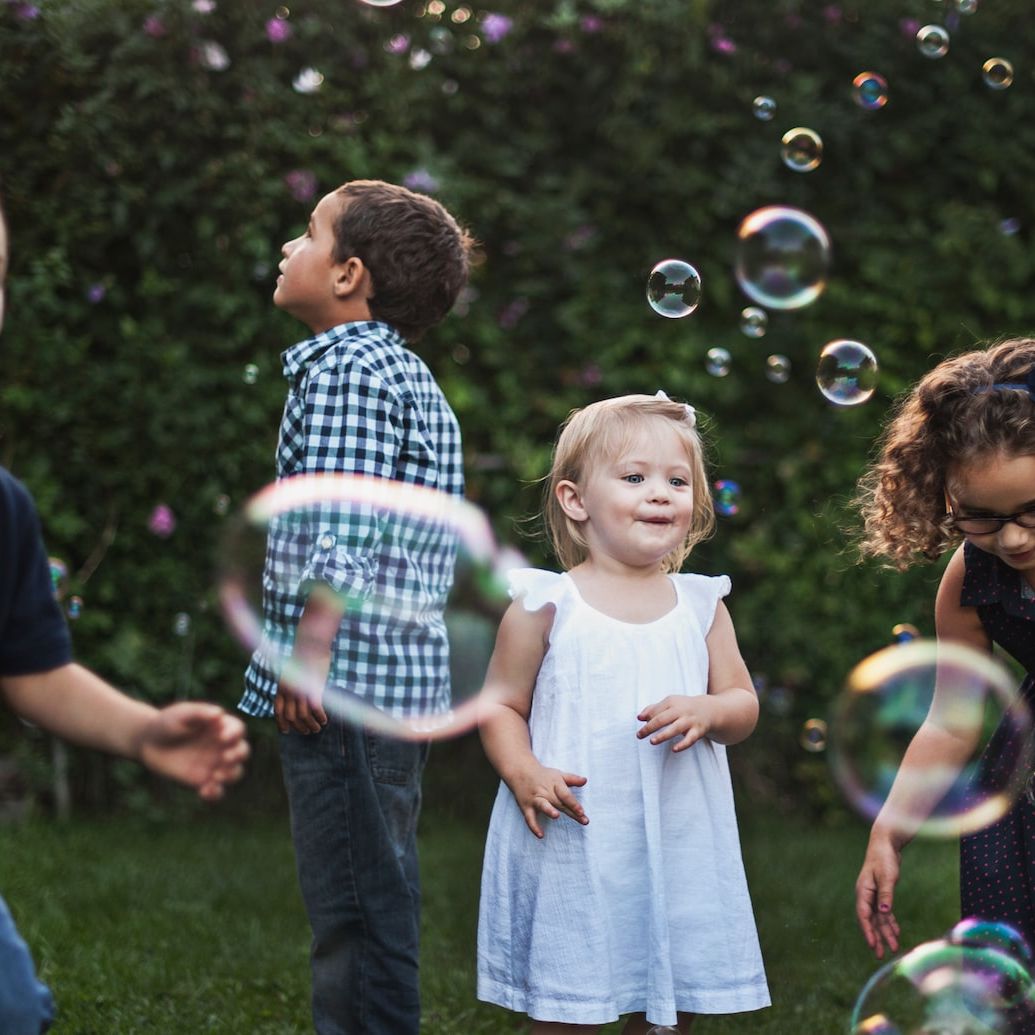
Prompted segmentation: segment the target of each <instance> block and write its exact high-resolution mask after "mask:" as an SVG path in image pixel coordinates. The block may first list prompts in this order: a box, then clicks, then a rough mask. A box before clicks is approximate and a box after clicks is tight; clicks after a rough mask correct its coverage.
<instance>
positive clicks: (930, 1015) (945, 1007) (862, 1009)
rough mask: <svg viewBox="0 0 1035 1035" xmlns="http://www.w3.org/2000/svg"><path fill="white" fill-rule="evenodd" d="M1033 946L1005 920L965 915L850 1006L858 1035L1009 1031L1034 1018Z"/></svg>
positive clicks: (888, 968)
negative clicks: (944, 934) (987, 920)
mask: <svg viewBox="0 0 1035 1035" xmlns="http://www.w3.org/2000/svg"><path fill="white" fill-rule="evenodd" d="M1030 968H1031V950H1030V949H1029V948H1028V946H1027V945H1026V944H1025V942H1024V939H1023V938H1022V937H1021V936H1020V935H1019V934H1017V932H1016V931H1014V930H1013V929H1012V928H1010V927H1009V926H1008V925H1007V924H994V923H989V922H986V921H979V920H963V921H961V922H960V923H959V924H957V925H956V926H955V927H954V928H953V929H952V930H951V931H950V932H949V933H948V934H947V935H946V936H945V937H944V938H939V939H936V940H935V941H930V942H924V943H923V944H922V945H918V946H917V947H916V948H915V949H911V950H910V951H909V952H906V953H903V954H902V955H901V956H897V957H895V958H894V959H892V960H890V961H889V962H888V963H886V964H885V965H884V966H883V967H881V968H880V969H879V970H878V971H877V972H876V973H875V974H874V975H873V977H871V978H870V980H869V981H868V982H867V983H866V985H865V986H864V987H863V989H862V991H861V992H860V993H859V997H858V998H857V1000H856V1002H855V1006H854V1009H853V1010H852V1017H851V1021H850V1025H849V1029H850V1031H851V1032H852V1035H1009V1033H1012V1032H1019V1031H1027V1030H1029V1025H1030V1024H1031V1023H1032V1022H1033V1019H1035V1009H1033V998H1032V979H1031V972H1030Z"/></svg>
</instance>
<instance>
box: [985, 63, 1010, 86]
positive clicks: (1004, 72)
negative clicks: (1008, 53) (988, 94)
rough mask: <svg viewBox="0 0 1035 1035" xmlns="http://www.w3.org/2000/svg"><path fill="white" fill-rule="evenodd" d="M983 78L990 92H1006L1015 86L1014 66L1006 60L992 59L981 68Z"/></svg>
mask: <svg viewBox="0 0 1035 1035" xmlns="http://www.w3.org/2000/svg"><path fill="white" fill-rule="evenodd" d="M981 78H982V79H983V80H984V81H985V86H987V87H988V88H989V89H990V90H1005V89H1006V88H1007V87H1008V86H1011V85H1012V84H1013V65H1012V64H1010V62H1009V61H1007V60H1006V58H1001V57H990V58H989V59H988V60H987V61H986V62H985V63H984V64H983V65H982V66H981Z"/></svg>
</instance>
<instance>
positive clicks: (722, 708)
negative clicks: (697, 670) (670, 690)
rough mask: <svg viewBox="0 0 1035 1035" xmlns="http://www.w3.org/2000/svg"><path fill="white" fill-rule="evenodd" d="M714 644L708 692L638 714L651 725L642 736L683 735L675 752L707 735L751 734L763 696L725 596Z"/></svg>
mask: <svg viewBox="0 0 1035 1035" xmlns="http://www.w3.org/2000/svg"><path fill="white" fill-rule="evenodd" d="M705 643H706V645H707V647H708V693H707V694H697V695H695V696H687V695H685V694H673V695H671V696H669V697H666V698H665V699H664V700H662V701H658V703H657V704H652V705H650V706H649V707H647V708H644V709H643V711H641V712H640V714H639V715H638V716H637V719H639V720H640V721H641V722H643V723H644V724H645V725H643V726H641V727H640V729H639V730H638V731H637V733H636V736H637V737H639V738H640V739H641V740H642V739H643V738H644V737H650V742H651V743H652V744H661V743H663V742H664V741H666V740H671V739H672V738H673V737H680V738H681V739H680V740H679V741H678V742H677V743H676V744H675V745H673V748H672V750H673V751H685V750H686V749H687V748H688V747H691V746H692V745H693V744H695V743H697V741H698V740H700V739H701V737H707V738H708V739H709V740H714V741H715V742H716V743H718V744H736V743H738V742H739V741H741V740H744V739H745V738H746V737H748V736H750V735H751V732H752V730H754V728H755V724H756V723H757V722H758V696H757V695H756V693H755V691H754V688H753V687H752V684H751V673H750V672H748V668H747V665H745V664H744V659H743V657H741V654H740V647H739V646H738V645H737V634H736V632H735V631H734V629H733V619H732V618H731V617H730V613H729V610H728V609H727V608H726V605H725V604H724V603H723V602H722V601H721V600H720V601H719V605H718V607H717V608H716V610H715V618H714V619H713V620H712V627H711V629H710V630H709V631H708V637H707V639H706V640H705Z"/></svg>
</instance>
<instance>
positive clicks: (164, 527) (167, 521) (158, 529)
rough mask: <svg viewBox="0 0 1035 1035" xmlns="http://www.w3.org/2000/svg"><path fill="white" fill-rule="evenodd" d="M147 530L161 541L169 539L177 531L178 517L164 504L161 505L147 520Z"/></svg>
mask: <svg viewBox="0 0 1035 1035" xmlns="http://www.w3.org/2000/svg"><path fill="white" fill-rule="evenodd" d="M147 530H148V531H149V532H150V533H151V534H152V535H156V536H158V538H159V539H168V538H169V536H171V535H172V534H173V532H175V531H176V515H175V514H174V513H173V512H172V509H171V508H170V507H168V506H166V505H165V504H164V503H159V504H157V505H156V506H155V509H154V510H152V511H151V516H150V517H149V518H148V519H147Z"/></svg>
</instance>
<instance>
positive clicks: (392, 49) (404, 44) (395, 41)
mask: <svg viewBox="0 0 1035 1035" xmlns="http://www.w3.org/2000/svg"><path fill="white" fill-rule="evenodd" d="M409 49H410V37H409V36H407V35H406V34H405V33H402V32H399V33H396V35H394V36H393V37H392V38H391V39H390V40H387V41H386V42H385V50H387V51H388V53H389V54H405V53H406V51H407V50H409Z"/></svg>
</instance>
